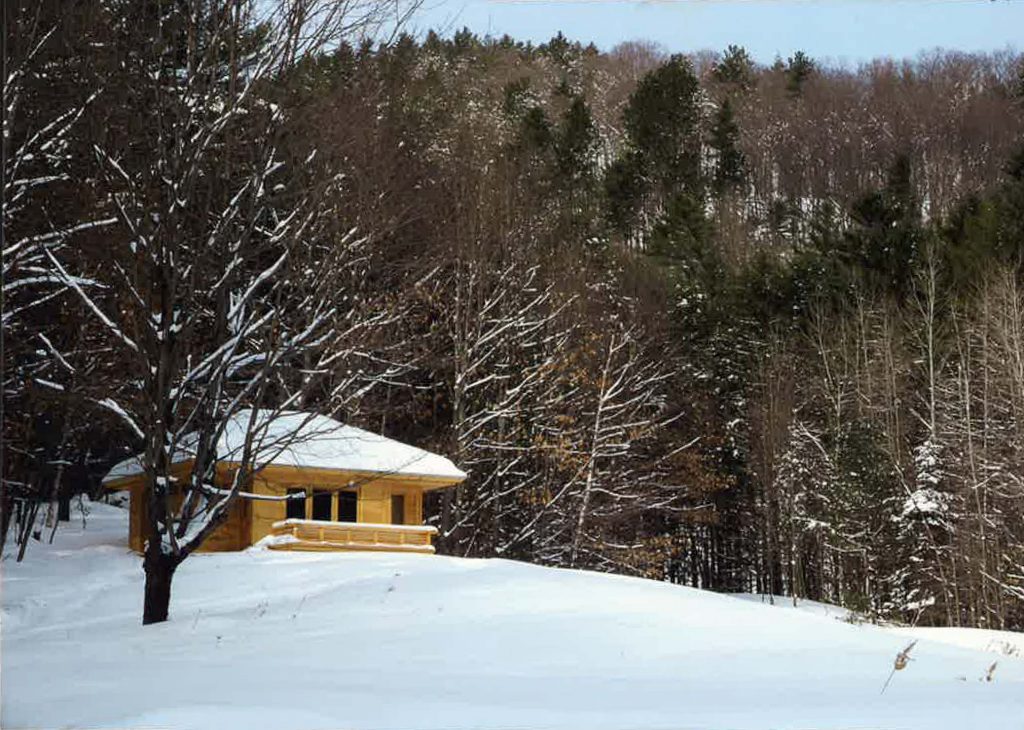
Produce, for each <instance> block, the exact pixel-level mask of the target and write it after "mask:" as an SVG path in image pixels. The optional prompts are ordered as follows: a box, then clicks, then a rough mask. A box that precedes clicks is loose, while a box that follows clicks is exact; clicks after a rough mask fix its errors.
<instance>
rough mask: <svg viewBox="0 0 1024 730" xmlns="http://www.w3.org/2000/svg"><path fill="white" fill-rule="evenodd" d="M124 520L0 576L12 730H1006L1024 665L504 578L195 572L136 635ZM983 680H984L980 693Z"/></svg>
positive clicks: (551, 578)
mask: <svg viewBox="0 0 1024 730" xmlns="http://www.w3.org/2000/svg"><path fill="white" fill-rule="evenodd" d="M126 533H127V525H126V516H125V513H124V512H123V511H121V510H117V509H115V508H112V507H107V506H105V505H93V514H92V515H90V518H89V522H88V527H87V529H86V530H85V531H83V530H82V529H81V528H80V526H75V527H71V528H67V529H64V530H62V531H61V532H60V533H58V536H57V541H56V543H55V544H54V545H53V546H42V545H39V544H34V545H32V546H31V547H30V550H29V553H28V557H27V558H26V561H25V562H24V563H22V564H20V565H18V564H15V563H14V561H13V559H7V560H5V561H4V562H3V565H2V570H3V574H2V579H3V583H2V587H3V615H2V646H0V648H2V676H0V682H2V685H0V689H2V691H3V694H2V716H0V725H2V726H3V727H4V728H17V727H34V728H38V727H68V726H74V727H90V728H98V727H105V728H111V727H114V728H129V727H131V728H139V727H165V728H217V729H218V730H221V729H223V730H230V729H232V728H245V730H258V729H259V728H274V729H275V730H280V729H287V728H296V729H297V728H302V729H303V730H316V729H318V728H333V729H337V728H406V729H412V728H496V727H503V728H507V727H543V728H623V727H629V728H702V729H708V728H812V727H813V728H817V729H819V730H821V729H824V728H929V729H933V728H957V729H958V730H959V729H960V728H971V727H978V728H985V729H986V730H995V729H997V728H1015V729H1016V730H1020V728H1021V727H1022V726H1024V660H1022V659H1019V658H1014V657H1005V656H1003V657H994V655H993V654H991V653H984V652H981V651H975V650H972V649H967V648H962V647H957V646H951V645H948V644H944V643H938V642H936V641H933V640H932V637H930V636H927V635H926V634H921V635H920V636H919V638H920V641H919V642H918V644H917V646H915V648H914V649H913V651H912V653H911V656H912V659H913V660H912V661H911V662H910V664H909V666H908V667H907V668H906V669H904V670H903V671H901V672H897V673H896V675H895V676H894V677H893V679H892V682H891V684H890V685H889V687H888V689H887V690H886V691H885V693H884V694H882V693H881V689H882V686H883V684H884V683H885V680H886V678H887V677H888V675H889V673H890V671H891V669H892V665H893V660H894V658H895V656H896V654H897V652H899V651H900V650H901V649H903V648H904V647H905V646H906V645H907V643H908V639H907V637H905V636H902V635H896V634H892V633H889V632H887V631H885V630H881V629H877V628H874V627H871V626H858V625H851V624H848V623H844V622H842V621H835V620H832V617H829V616H819V615H815V614H814V613H811V612H807V611H783V610H778V608H777V607H774V606H770V605H759V604H758V603H757V602H753V601H740V600H736V599H734V598H730V597H728V596H720V595H716V594H712V593H707V592H703V591H698V590H693V589H688V588H681V587H678V586H672V585H666V584H661V583H655V582H651V581H643V580H637V579H632V578H624V577H617V576H608V575H598V574H593V573H584V572H574V571H565V570H552V569H547V568H540V567H535V566H531V565H524V564H520V563H514V562H508V561H501V560H460V559H453V558H443V557H436V556H434V557H431V556H422V555H388V554H312V553H307V554H303V553H280V552H272V551H265V550H259V549H252V550H249V551H247V552H244V553H234V554H219V555H198V556H195V557H193V558H190V559H189V560H188V561H187V562H186V563H185V564H184V565H183V566H182V568H181V569H180V571H179V574H178V576H177V577H176V580H175V586H174V599H173V604H172V620H171V621H169V622H167V623H164V624H159V625H155V626H148V627H143V626H141V625H140V624H139V618H140V615H141V605H140V604H141V598H142V572H141V569H140V567H139V559H138V558H137V557H136V556H133V555H132V554H130V553H129V552H128V551H127V547H126V540H125V537H126ZM993 660H998V666H997V668H996V670H995V671H994V672H993V674H992V681H984V679H983V677H984V675H985V674H986V672H987V670H988V668H989V667H990V665H991V664H992V662H993Z"/></svg>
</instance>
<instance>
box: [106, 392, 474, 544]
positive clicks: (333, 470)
mask: <svg viewBox="0 0 1024 730" xmlns="http://www.w3.org/2000/svg"><path fill="white" fill-rule="evenodd" d="M247 433H251V434H252V443H251V449H250V453H251V454H253V455H254V458H253V459H252V461H251V468H252V471H253V476H252V477H251V479H250V480H249V483H248V484H246V485H245V486H244V487H243V489H242V491H244V492H246V495H247V496H246V497H244V498H242V499H237V500H236V501H235V503H234V505H232V507H231V510H230V512H229V514H228V518H227V520H226V521H225V522H224V523H223V524H222V525H221V526H220V527H219V528H218V529H217V530H216V532H214V533H213V534H212V535H210V537H208V538H207V540H206V541H205V542H204V544H203V546H202V548H201V549H202V550H205V551H229V550H243V549H245V548H247V547H249V546H250V545H253V544H255V543H257V542H260V541H261V540H264V538H268V537H269V538H271V539H269V540H267V541H266V544H267V545H268V547H270V548H271V549H275V550H385V551H395V552H411V553H433V552H434V547H433V545H432V537H433V536H434V535H435V534H436V533H437V529H436V528H434V527H431V526H428V525H424V524H423V497H424V495H425V494H426V493H427V492H429V491H433V490H435V489H445V488H448V487H452V486H454V485H456V484H458V483H459V482H461V481H462V480H463V479H465V478H466V474H465V473H464V472H463V471H461V470H460V469H459V468H458V467H456V466H455V464H453V463H452V462H451V461H450V460H449V459H447V458H445V457H443V456H440V455H438V454H433V453H431V452H429V451H424V450H423V449H419V448H417V447H415V446H410V445H409V444H404V443H401V442H399V441H394V440H392V439H389V438H385V437H384V436H380V435H378V434H374V433H370V432H369V431H364V430H362V429H359V428H355V427H353V426H348V425H344V424H342V423H339V422H338V421H336V420H334V419H332V418H328V417H326V416H322V415H318V414H310V413H299V412H284V413H274V414H270V413H269V412H266V411H256V412H255V414H254V412H253V411H242V412H240V413H238V414H236V415H235V416H234V417H233V418H231V419H230V421H229V422H228V423H227V424H226V427H225V429H224V433H223V435H222V436H221V438H220V439H219V440H218V442H217V457H218V459H217V464H216V478H215V485H216V486H218V487H221V488H227V487H229V486H230V484H231V483H232V480H233V478H234V475H235V474H236V473H237V471H238V469H239V467H240V463H239V459H241V456H240V455H241V454H242V453H243V447H244V444H245V440H246V434H247ZM183 441H184V442H185V443H184V444H182V445H181V446H180V447H179V448H178V449H177V450H176V452H175V453H174V454H173V455H172V474H173V475H174V476H175V477H177V478H178V479H185V478H187V477H188V476H189V474H190V472H191V469H192V465H193V463H194V456H195V451H194V445H195V443H196V439H192V440H191V442H190V440H189V439H187V438H186V439H184V440H183ZM233 459H234V460H233ZM103 486H104V488H105V489H107V490H111V491H115V490H117V491H120V490H127V491H128V492H129V494H130V503H129V510H130V517H129V529H128V533H129V534H128V541H129V545H130V546H131V548H132V549H133V550H135V551H137V552H142V551H143V550H144V547H145V524H146V503H145V499H144V486H145V473H144V469H143V466H142V463H141V461H140V459H139V457H133V458H130V459H126V460H125V461H123V462H121V463H119V464H117V465H115V466H114V468H113V469H111V470H110V473H108V474H107V476H106V477H105V478H104V479H103ZM180 499H181V498H180V497H179V498H178V503H179V504H180ZM171 505H172V508H174V507H175V506H176V505H175V503H174V498H173V495H172V499H171Z"/></svg>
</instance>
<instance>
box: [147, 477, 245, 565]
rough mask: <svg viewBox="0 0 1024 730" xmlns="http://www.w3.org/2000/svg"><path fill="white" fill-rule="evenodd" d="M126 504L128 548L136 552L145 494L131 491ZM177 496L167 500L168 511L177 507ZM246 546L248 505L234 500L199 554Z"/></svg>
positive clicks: (178, 504) (179, 504) (178, 500)
mask: <svg viewBox="0 0 1024 730" xmlns="http://www.w3.org/2000/svg"><path fill="white" fill-rule="evenodd" d="M130 494H131V499H130V501H129V503H128V546H129V547H130V548H131V549H132V550H134V551H135V552H137V553H141V552H143V551H144V550H145V548H146V529H147V528H146V520H147V511H148V510H147V506H146V500H145V492H144V491H143V490H142V489H141V488H140V489H133V490H131V493H130ZM181 501H182V500H181V495H174V496H172V497H171V500H170V503H171V509H173V510H177V509H178V508H179V507H180V506H181ZM248 546H249V505H248V502H247V500H241V499H240V500H238V501H237V502H235V504H234V505H232V507H231V509H230V510H228V516H227V519H226V520H225V521H224V522H223V523H222V524H221V526H220V527H218V528H217V529H216V530H214V531H213V534H211V535H210V536H209V537H207V538H206V540H204V541H203V544H202V546H201V547H200V548H199V552H204V553H215V552H225V551H231V550H243V549H245V548H246V547H248Z"/></svg>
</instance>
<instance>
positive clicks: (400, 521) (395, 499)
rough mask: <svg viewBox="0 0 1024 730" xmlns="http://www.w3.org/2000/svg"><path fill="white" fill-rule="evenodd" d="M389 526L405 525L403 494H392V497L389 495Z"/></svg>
mask: <svg viewBox="0 0 1024 730" xmlns="http://www.w3.org/2000/svg"><path fill="white" fill-rule="evenodd" d="M391 524H392V525H404V524H405V495H404V494H393V495H391Z"/></svg>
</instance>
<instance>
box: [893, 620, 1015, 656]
mask: <svg viewBox="0 0 1024 730" xmlns="http://www.w3.org/2000/svg"><path fill="white" fill-rule="evenodd" d="M886 631H890V632H892V633H894V634H900V635H902V636H912V637H914V638H915V639H927V640H929V641H941V642H942V643H943V644H951V645H952V646H962V647H965V648H967V649H976V650H977V651H986V652H989V653H992V654H1002V655H1004V656H1009V657H1024V634H1022V633H1020V632H1017V631H998V630H995V629H961V628H946V627H937V626H887V627H886Z"/></svg>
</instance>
